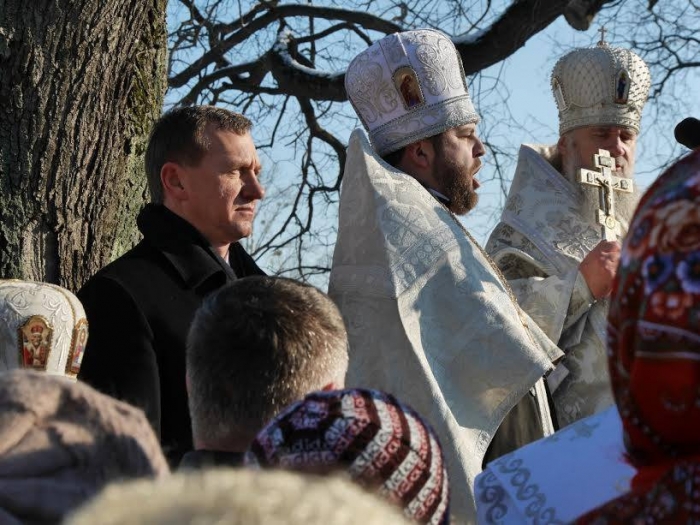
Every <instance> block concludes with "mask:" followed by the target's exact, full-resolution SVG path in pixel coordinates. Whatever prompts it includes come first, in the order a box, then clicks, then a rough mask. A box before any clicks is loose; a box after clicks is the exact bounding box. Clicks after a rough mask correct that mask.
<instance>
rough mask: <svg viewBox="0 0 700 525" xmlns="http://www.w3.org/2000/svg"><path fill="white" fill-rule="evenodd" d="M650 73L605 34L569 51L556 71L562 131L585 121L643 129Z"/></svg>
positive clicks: (554, 83) (554, 82)
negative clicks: (592, 44) (593, 42)
mask: <svg viewBox="0 0 700 525" xmlns="http://www.w3.org/2000/svg"><path fill="white" fill-rule="evenodd" d="M650 87H651V76H650V74H649V68H648V67H647V65H646V64H645V63H644V61H643V60H642V59H641V58H639V56H637V55H636V54H634V53H633V52H632V51H629V50H627V49H623V48H621V47H611V46H609V45H608V44H607V42H605V41H604V40H602V39H601V41H600V42H598V45H597V46H595V47H592V48H581V49H575V50H574V51H571V52H570V53H567V54H566V55H564V56H563V57H562V58H560V59H559V61H558V62H557V63H556V65H555V66H554V70H553V71H552V92H553V93H554V99H555V101H556V103H557V108H558V109H559V134H560V135H563V134H564V133H566V132H567V131H569V130H572V129H575V128H580V127H582V126H626V127H629V128H632V129H634V130H635V131H639V124H640V122H641V120H642V109H643V108H644V104H645V103H646V101H647V97H648V96H649V88H650Z"/></svg>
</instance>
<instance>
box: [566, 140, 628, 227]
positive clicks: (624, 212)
mask: <svg viewBox="0 0 700 525" xmlns="http://www.w3.org/2000/svg"><path fill="white" fill-rule="evenodd" d="M565 147H566V150H567V154H566V156H565V157H564V158H563V159H562V173H563V175H564V177H566V180H568V181H569V182H571V184H573V185H574V187H575V188H576V191H577V193H578V196H579V202H580V206H579V211H580V212H581V215H583V217H586V218H587V219H589V220H591V221H592V222H593V223H594V224H597V223H598V210H599V209H601V203H600V190H599V189H598V188H596V187H593V186H588V185H585V184H581V183H580V182H578V180H577V178H578V176H577V174H576V172H577V171H578V170H579V168H581V167H582V166H585V165H586V164H588V163H586V162H583V159H581V156H580V155H579V152H578V149H577V147H576V142H575V141H573V140H566V142H565ZM632 172H633V167H632V166H629V165H628V164H623V168H622V174H621V175H622V176H623V177H625V178H629V179H632V175H633V173H632ZM615 175H616V176H618V177H619V176H620V173H619V172H616V173H615ZM639 197H640V192H639V190H638V189H637V185H636V184H634V191H633V192H632V193H622V192H618V191H616V192H615V196H614V199H615V218H616V219H617V220H618V221H620V222H621V223H622V225H623V227H624V228H627V227H628V226H629V222H630V220H631V219H632V215H634V210H635V209H636V207H637V203H638V202H639Z"/></svg>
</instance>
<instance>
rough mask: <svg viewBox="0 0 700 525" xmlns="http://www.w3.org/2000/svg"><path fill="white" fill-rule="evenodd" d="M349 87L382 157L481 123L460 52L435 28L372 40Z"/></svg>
mask: <svg viewBox="0 0 700 525" xmlns="http://www.w3.org/2000/svg"><path fill="white" fill-rule="evenodd" d="M345 89H346V91H347V94H348V98H349V99H350V102H351V103H352V106H353V108H354V109H355V112H356V113H357V114H358V116H359V117H360V120H361V121H362V125H363V126H364V127H365V129H366V130H367V132H368V133H369V137H370V140H371V142H372V147H373V148H374V150H375V151H376V152H377V153H378V154H379V155H386V154H388V153H391V152H394V151H397V150H399V149H401V148H403V147H404V146H407V145H408V144H411V143H413V142H416V141H418V140H422V139H425V138H428V137H432V136H434V135H438V134H440V133H442V132H444V131H447V130H448V129H451V128H455V127H457V126H463V125H465V124H473V123H477V122H478V121H479V115H477V113H476V110H475V109H474V104H473V103H472V100H471V98H470V97H469V92H468V91H467V83H466V80H465V78H464V68H463V67H462V60H461V58H460V56H459V53H458V52H457V49H456V48H455V45H454V43H453V42H452V40H450V39H449V38H448V37H447V35H445V34H444V33H441V32H440V31H436V30H434V29H418V30H415V31H405V32H402V33H394V34H392V35H389V36H386V37H384V38H382V39H381V40H378V41H377V42H375V43H374V44H372V45H371V46H370V47H368V48H367V49H365V50H364V51H363V52H362V53H360V54H359V55H357V57H355V59H354V60H353V61H352V62H351V63H350V66H349V67H348V70H347V73H346V74H345Z"/></svg>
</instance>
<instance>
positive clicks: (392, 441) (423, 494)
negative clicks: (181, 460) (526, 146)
mask: <svg viewBox="0 0 700 525" xmlns="http://www.w3.org/2000/svg"><path fill="white" fill-rule="evenodd" d="M245 461H246V463H247V464H249V465H259V466H261V467H282V468H287V469H292V470H301V471H310V472H322V471H329V470H331V469H343V470H347V472H348V473H349V475H350V477H351V478H352V479H354V480H355V481H357V482H358V483H360V484H361V485H364V486H366V487H368V488H370V489H372V490H376V491H377V492H378V493H379V494H380V495H381V496H383V497H384V498H386V499H388V500H389V501H392V502H394V503H396V504H397V505H399V506H401V507H403V509H404V514H405V515H406V516H408V517H410V518H412V519H414V520H416V521H418V522H420V523H431V524H438V523H448V519H449V482H448V479H447V471H446V469H445V464H444V460H443V454H442V449H441V447H440V443H439V441H438V439H437V436H436V435H435V433H434V431H433V430H432V429H431V428H430V426H429V425H428V424H427V423H426V422H425V421H424V420H423V419H422V418H421V417H420V416H419V415H418V414H417V413H416V412H414V411H413V410H412V409H411V408H409V407H407V406H405V405H403V404H401V403H400V402H399V401H398V400H396V398H394V397H393V396H391V395H389V394H385V393H382V392H378V391H374V390H360V389H349V390H339V391H328V392H315V393H312V394H309V395H308V396H306V397H305V398H304V399H303V400H302V401H299V402H297V403H294V404H292V405H290V406H289V407H288V408H287V409H285V410H284V411H283V412H282V413H280V414H279V415H278V416H277V417H276V418H274V419H273V420H272V421H271V422H270V423H269V424H268V425H267V426H266V427H265V428H263V430H261V431H260V432H259V433H258V435H257V437H256V438H255V440H254V441H253V443H252V444H251V446H250V448H249V450H248V453H247V454H246V460H245Z"/></svg>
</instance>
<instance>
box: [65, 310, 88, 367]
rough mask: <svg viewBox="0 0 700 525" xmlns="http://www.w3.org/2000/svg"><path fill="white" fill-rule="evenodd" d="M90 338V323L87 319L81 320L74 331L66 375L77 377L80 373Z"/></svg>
mask: <svg viewBox="0 0 700 525" xmlns="http://www.w3.org/2000/svg"><path fill="white" fill-rule="evenodd" d="M87 338H88V323H87V320H86V319H81V320H80V321H78V323H77V324H76V325H75V330H73V348H72V349H71V352H70V355H69V356H68V362H67V363H66V374H69V375H73V376H77V375H78V372H80V365H81V364H82V362H83V354H84V353H85V345H86V344H87Z"/></svg>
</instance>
